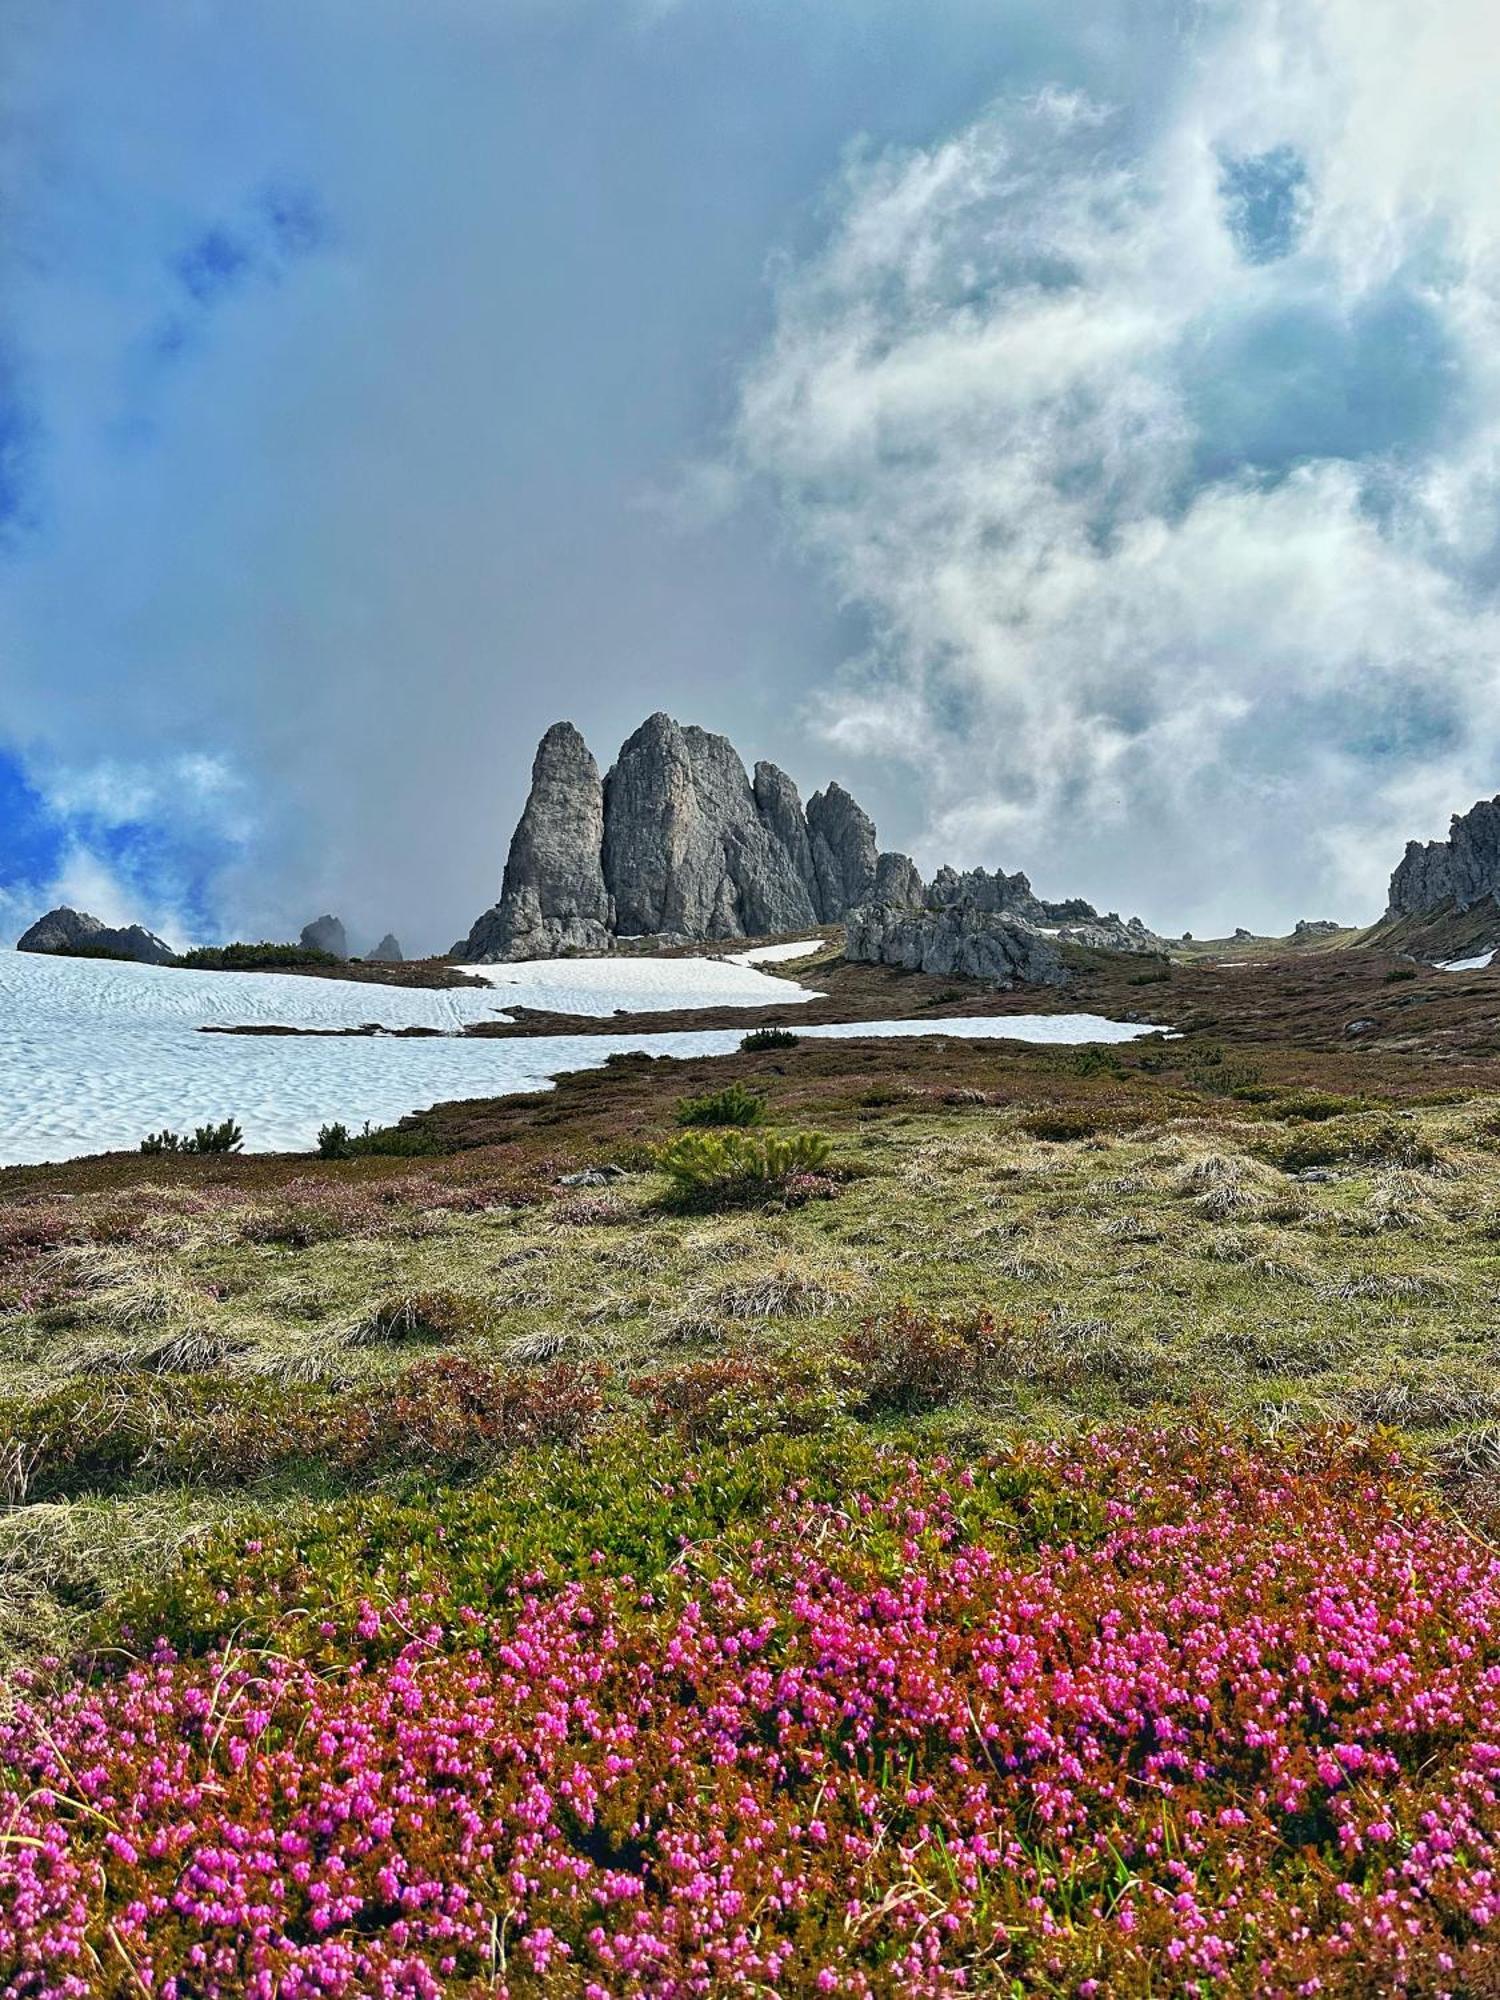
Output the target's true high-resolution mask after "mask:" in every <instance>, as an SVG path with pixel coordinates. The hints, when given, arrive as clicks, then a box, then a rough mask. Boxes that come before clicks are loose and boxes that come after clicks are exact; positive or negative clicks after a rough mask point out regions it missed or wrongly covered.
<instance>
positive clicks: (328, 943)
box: [302, 917, 349, 958]
mask: <svg viewBox="0 0 1500 2000" xmlns="http://www.w3.org/2000/svg"><path fill="white" fill-rule="evenodd" d="M302 942H303V944H304V945H305V946H306V948H307V949H308V950H309V951H326V952H328V953H330V954H331V955H332V956H333V957H334V958H347V957H348V956H349V940H348V938H346V937H345V935H344V926H343V925H342V924H341V923H340V922H339V920H338V918H337V917H314V918H313V920H312V922H311V923H310V924H304V925H303V926H302Z"/></svg>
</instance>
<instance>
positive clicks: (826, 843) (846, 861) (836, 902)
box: [807, 785, 879, 924]
mask: <svg viewBox="0 0 1500 2000" xmlns="http://www.w3.org/2000/svg"><path fill="white" fill-rule="evenodd" d="M807 837H808V842H809V845H810V847H811V849H812V867H813V882H814V884H815V892H816V896H817V903H818V915H819V917H820V918H821V920H822V921H823V922H824V923H825V924H830V923H836V922H837V920H838V919H839V918H840V917H841V916H842V915H843V914H844V912H845V911H846V910H852V909H854V908H856V907H857V906H858V905H859V904H861V903H868V902H869V901H870V900H871V898H872V897H873V896H874V894H875V870H876V867H877V866H878V862H879V856H878V851H877V849H876V845H875V822H874V821H873V820H872V819H871V818H870V815H869V814H868V813H867V812H865V811H863V810H862V809H861V807H860V806H858V805H857V804H856V803H855V801H854V800H853V799H852V798H851V797H850V796H849V794H848V793H847V792H846V791H845V790H844V788H843V786H842V785H830V786H829V787H828V789H827V790H826V791H823V792H814V793H813V795H812V797H811V798H810V799H809V800H808V802H807Z"/></svg>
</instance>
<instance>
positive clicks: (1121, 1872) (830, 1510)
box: [0, 1429, 1500, 2000]
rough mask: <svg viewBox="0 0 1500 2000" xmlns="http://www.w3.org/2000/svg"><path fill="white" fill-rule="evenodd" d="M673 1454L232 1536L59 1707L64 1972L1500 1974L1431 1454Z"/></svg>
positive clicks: (63, 1978)
mask: <svg viewBox="0 0 1500 2000" xmlns="http://www.w3.org/2000/svg"><path fill="white" fill-rule="evenodd" d="M641 1446H642V1438H641V1436H640V1435H639V1434H635V1435H631V1434H628V1433H627V1434H622V1436H621V1438H620V1439H619V1441H618V1444H617V1446H616V1447H615V1448H613V1449H611V1450H610V1451H609V1452H607V1453H606V1452H603V1451H600V1452H595V1453H585V1454H583V1455H582V1457H581V1459H580V1460H579V1461H578V1462H569V1461H568V1460H567V1459H566V1458H560V1459H554V1460H551V1461H541V1460H537V1461H532V1460H527V1461H525V1462H524V1463H523V1464H522V1465H521V1466H518V1467H517V1468H516V1475H515V1477H513V1478H505V1477H502V1478H500V1479H498V1480H496V1481H495V1482H492V1483H486V1485H485V1486H484V1487H483V1489H481V1490H476V1491H471V1492H469V1493H465V1494H453V1493H451V1492H450V1493H446V1494H445V1493H443V1492H442V1491H441V1489H437V1488H433V1487H422V1488H415V1489H413V1491H412V1492H411V1493H410V1494H409V1495H408V1496H407V1497H406V1499H405V1500H403V1501H400V1502H396V1501H393V1500H390V1499H388V1498H385V1497H380V1496H376V1497H374V1498H373V1499H371V1500H369V1501H366V1500H365V1499H364V1497H363V1496H361V1499H360V1501H358V1502H351V1503H346V1504H344V1505H343V1506H341V1507H337V1508H331V1509H330V1508H324V1509H318V1510H314V1511H313V1512H312V1513H311V1514H310V1515H309V1516H307V1517H305V1518H303V1519H302V1520H300V1521H298V1522H296V1523H293V1524H286V1523H281V1524H278V1523H277V1522H276V1521H274V1520H267V1521H265V1522H264V1523H261V1524H258V1525H257V1526H256V1528H255V1529H254V1530H253V1531H252V1532H249V1533H247V1532H246V1531H245V1529H244V1528H241V1529H239V1530H238V1531H237V1532H236V1533H234V1534H232V1535H230V1534H224V1535H220V1536H218V1537H216V1538H214V1539H213V1541H212V1542H211V1544H210V1545H209V1546H208V1547H206V1548H199V1549H195V1550H192V1551H190V1552H189V1553H188V1555H187V1557H186V1559H185V1561H184V1563H183V1564H182V1566H181V1568H180V1569H179V1571H178V1572H177V1573H176V1575H175V1576H174V1578H173V1579H172V1582H171V1584H170V1587H169V1588H168V1589H166V1590H163V1591H159V1592H158V1593H157V1594H156V1597H155V1601H154V1603H148V1604H145V1605H144V1606H141V1605H134V1606H132V1607H131V1608H132V1609H133V1610H141V1611H142V1612H143V1614H144V1612H146V1611H149V1612H152V1613H154V1614H155V1615H153V1616H152V1617H150V1618H147V1617H146V1616H144V1615H142V1617H141V1618H140V1619H139V1621H138V1626H139V1631H140V1633H141V1639H142V1642H143V1643H144V1644H145V1645H147V1646H149V1645H150V1644H151V1642H152V1640H153V1639H154V1638H155V1637H156V1636H157V1634H158V1633H160V1635H161V1636H162V1637H163V1638H165V1639H168V1640H169V1641H170V1647H171V1650H169V1649H166V1648H163V1649H161V1650H159V1651H158V1652H157V1653H156V1654H155V1656H154V1657H152V1658H150V1659H149V1660H145V1661H141V1662H139V1663H135V1664H132V1663H129V1662H126V1663H124V1664H123V1665H122V1666H120V1667H114V1666H110V1665H105V1666H102V1667H101V1669H100V1671H99V1672H98V1673H97V1674H96V1676H95V1677H94V1678H93V1679H88V1678H85V1677H82V1676H79V1677H75V1678H68V1677H63V1678H62V1679H61V1680H60V1682H58V1683H56V1684H53V1685H49V1686H48V1687H46V1688H45V1689H43V1690H36V1689H33V1688H30V1687H28V1686H25V1685H23V1686H22V1687H21V1688H20V1689H19V1690H18V1699H17V1700H16V1702H15V1703H14V1705H12V1706H10V1707H8V1708H7V1711H6V1713H5V1715H4V1717H3V1720H0V1824H3V1825H4V1827H5V1829H6V1840H5V1842H4V1843H3V1845H0V1962H5V1961H7V1960H8V1961H9V1962H10V1963H11V1964H12V1965H13V1966H22V1967H24V1968H25V1974H24V1976H26V1977H27V1979H28V1982H29V1983H28V1985H27V1986H26V1987H25V1988H24V1989H22V1990H26V1991H35V1992H37V1993H39V1994H40V1993H63V1992H77V1993H80V1994H82V1993H87V1992H93V1991H98V1992H100V1993H103V1992H105V1991H108V1992H111V1993H113V1992H116V1991H118V1992H120V1993H122V1994H123V1993H125V1992H127V1991H129V1992H137V1991H138V1990H144V1985H143V1982H142V1981H141V1980H140V1979H139V1978H136V1979H133V1980H132V1979H127V1978H125V1977H123V1976H121V1975H120V1974H119V1973H118V1972H117V1971H116V1969H115V1966H116V1961H118V1962H119V1963H120V1964H121V1965H123V1966H124V1967H125V1968H126V1969H127V1970H130V1971H134V1970H135V1969H136V1968H143V1969H145V1970H148V1971H149V1974H150V1987H151V1990H152V1991H163V1992H168V1991H170V1992H176V1993H182V1994H186V1993H189V1992H191V1993H192V1994H194V1995H195V1996H198V2000H231V1996H239V1995H242V1994H247V1993H255V1994H260V1993H267V1994H270V1993H273V1992H290V1991H294V1990H295V1991H313V1990H317V1991H322V1992H325V1993H328V1994H334V1993H338V1992H342V1993H344V1994H346V1995H352V1994H356V1993H368V1992H380V1991H390V1992H398V1991H399V1992H408V1993H412V1994H426V1995H436V1994H439V1993H443V1992H449V1991H451V1992H453V1993H455V1994H458V1993H465V1994H467V1993H471V1992H472V1993H474V1994H478V1993H480V1992H490V1991H495V1992H500V1991H506V1992H511V1993H514V1994H516V1995H520V1994H523V1993H524V1994H531V1993H546V1992H556V1993H559V1994H579V1995H581V1994H584V1993H585V1992H587V1991H588V1990H589V1988H590V1987H592V1988H593V1990H594V1991H595V1992H601V1993H621V1994H624V1993H643V1994H644V1993H657V1994H665V1993H668V1992H672V1993H678V1992H681V1993H688V1992H693V1993H710V1992H719V1991H729V1990H735V1991H739V1990H743V1991H747V1992H748V1991H760V1992H774V1993H788V1994H791V1993H796V1994H802V1993H807V1994H818V1993H828V1994H832V1995H835V1996H840V1995H842V1996H849V1997H850V2000H852V1996H857V1995H866V1996H868V1995H873V1994H897V1993H899V1994H902V1995H911V1996H913V2000H919V1996H927V2000H934V1996H938V1995H948V1994H952V1993H955V1992H959V1991H965V1992H967V1991H971V1990H974V1991H978V1990H986V1991H987V1990H990V1989H991V1988H994V1989H995V1990H1000V1989H1001V1988H1003V1990H1005V1991H1006V1992H1015V1993H1017V1994H1019V1993H1022V1992H1025V1993H1038V1994H1040V1993H1043V1992H1046V1993H1056V1994H1063V1993H1067V1994H1075V1995H1083V1996H1085V2000H1102V1996H1104V1995H1115V1994H1118V1995H1122V1996H1124V1995H1139V1994H1146V1993H1148V1992H1150V1993H1156V1992H1161V1993H1166V1992H1168V1991H1171V1992H1174V1993H1176V1992H1182V1993H1184V1994H1185V1993H1189V1992H1196V1993H1205V1994H1206V1993H1208V1992H1210V1991H1213V1992H1220V1991H1222V1992H1224V1993H1226V1994H1228V1993H1243V1994H1249V1993H1257V1994H1259V1993H1265V1994H1292V1993H1312V1992H1319V1993H1325V1994H1337V1995H1343V1996H1346V2000H1352V1996H1354V1995H1357V1994H1369V1993H1408V1994H1418V1993H1421V1994H1431V1995H1438V1994H1443V1993H1447V1994H1460V1993H1462V1994H1472V1995H1476V1996H1477V1995H1480V1994H1487V1993H1494V1992H1495V1991H1497V1990H1500V1942H1497V1939H1496V1936H1495V1926H1494V1922H1493V1915H1494V1894H1495V1890H1494V1883H1495V1871H1496V1865H1497V1861H1500V1805H1497V1797H1496V1785H1495V1767H1496V1754H1497V1753H1496V1750H1495V1747H1494V1746H1495V1743H1496V1740H1497V1735H1500V1558H1497V1557H1496V1555H1495V1554H1494V1552H1493V1551H1491V1550H1490V1549H1488V1548H1486V1547H1485V1546H1483V1545H1482V1544H1480V1543H1477V1542H1476V1541H1475V1540H1474V1539H1473V1538H1472V1537H1471V1536H1470V1535H1469V1534H1467V1533H1466V1532H1465V1531H1464V1529H1463V1527H1462V1525H1461V1524H1460V1523H1459V1522H1457V1521H1454V1520H1452V1519H1450V1518H1448V1517H1447V1516H1446V1515H1445V1514H1444V1513H1443V1511H1442V1510H1441V1508H1440V1507H1438V1506H1437V1505H1435V1504H1433V1503H1432V1502H1431V1501H1428V1500H1426V1499H1424V1498H1423V1497H1422V1495H1421V1494H1420V1493H1419V1492H1418V1491H1417V1489H1416V1486H1415V1483H1414V1481H1413V1480H1412V1478H1411V1476H1410V1475H1409V1474H1408V1473H1407V1472H1406V1470H1405V1469H1404V1468H1403V1467H1402V1466H1401V1465H1400V1464H1399V1463H1398V1462H1397V1461H1396V1460H1395V1459H1394V1458H1393V1456H1392V1454H1391V1453H1390V1452H1389V1451H1388V1450H1385V1449H1382V1448H1381V1447H1379V1446H1378V1445H1360V1444H1358V1443H1354V1442H1351V1441H1349V1440H1348V1439H1347V1438H1346V1437H1342V1436H1340V1435H1339V1434H1338V1433H1330V1434H1324V1435H1320V1436H1318V1437H1315V1438H1312V1439H1305V1440H1303V1439H1295V1440H1289V1441H1285V1442H1282V1443H1279V1444H1278V1443H1275V1442H1267V1441H1265V1440H1260V1439H1257V1440H1251V1441H1245V1440H1240V1439H1237V1438H1235V1437H1233V1436H1232V1435H1230V1434H1228V1433H1225V1432H1222V1431H1214V1430H1208V1431H1192V1430H1187V1431H1183V1432H1179V1433H1177V1434H1175V1435H1168V1434H1164V1433H1161V1432H1154V1431H1149V1430H1143V1429H1134V1430H1129V1431H1124V1432H1116V1433H1110V1434H1105V1435H1099V1436H1094V1437H1076V1438H1071V1439H1068V1440H1065V1441H1062V1442H1059V1443H1057V1444H1054V1445H1050V1446H1039V1445H1035V1444H1032V1445H1022V1446H1019V1447H1017V1448H1015V1449H1014V1450H1011V1451H1008V1452H1005V1453H1000V1454H997V1455H995V1456H992V1457H987V1458H978V1459H976V1460H975V1461H974V1462H972V1463H970V1464H966V1465H965V1466H963V1467H962V1469H955V1468H953V1467H952V1466H949V1465H945V1464H941V1463H939V1464H936V1465H928V1464H924V1463H923V1462H922V1461H921V1460H920V1459H918V1458H914V1457H913V1456H912V1455H910V1454H909V1453H907V1452H904V1451H903V1452H892V1453H886V1454H881V1453H878V1452H872V1451H870V1450H869V1449H867V1448H863V1447H861V1446H859V1445H857V1444H855V1443H852V1442H850V1441H848V1440H846V1439H845V1438H843V1437H842V1436H841V1435H840V1434H838V1433H837V1432H835V1433H833V1434H830V1435H827V1436H823V1435H820V1436H817V1437H813V1438H809V1439H805V1440H795V1439H784V1438H777V1439H774V1440H766V1441H764V1442H757V1443H755V1444H753V1445H751V1446H748V1447H739V1446H731V1447H728V1448H722V1449H721V1448H718V1447H715V1446H713V1445H705V1446H703V1447H701V1448H699V1449H693V1448H690V1447H686V1446H683V1445H678V1444H674V1443H673V1442H672V1441H671V1440H670V1439H667V1440H664V1441H663V1444H662V1447H661V1450H660V1452H659V1453H657V1454H653V1458H654V1462H653V1464H652V1465H651V1467H650V1469H649V1471H646V1470H643V1468H642V1465H641V1463H640V1460H641V1457H642V1451H641ZM523 1475H524V1476H523ZM231 1640H233V1641H234V1643H233V1644H232V1645H231V1644H230V1643H229V1642H230V1641H231ZM210 1647H212V1648H213V1649H214V1650H213V1651H211V1652H209V1651H208V1649H209V1648H210ZM205 1655H206V1656H205ZM351 1668H352V1669H353V1670H351ZM329 1669H335V1671H329ZM747 1912H753V1913H754V1921H753V1923H752V1922H748V1921H747ZM502 1951H503V1953H504V1956H503V1957H502V1955H501V1954H502ZM32 1975H34V1976H32Z"/></svg>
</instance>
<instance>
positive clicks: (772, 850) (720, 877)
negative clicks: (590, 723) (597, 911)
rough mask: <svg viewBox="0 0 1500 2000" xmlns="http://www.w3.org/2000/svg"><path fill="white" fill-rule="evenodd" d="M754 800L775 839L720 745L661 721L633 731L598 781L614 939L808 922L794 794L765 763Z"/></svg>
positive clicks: (750, 932)
mask: <svg viewBox="0 0 1500 2000" xmlns="http://www.w3.org/2000/svg"><path fill="white" fill-rule="evenodd" d="M762 791H763V793H765V795H766V796H767V797H768V798H769V799H770V800H771V802H772V810H773V816H774V819H775V820H776V821H779V822H780V823H781V830H780V831H775V830H773V826H771V825H768V824H767V822H766V821H765V820H764V819H762V817H761V814H760V810H759V807H758V805H757V802H756V796H755V792H754V789H753V788H752V786H751V783H750V780H749V778H748V777H747V776H746V775H745V767H744V765H743V764H742V763H741V762H740V760H739V757H738V756H737V755H736V753H735V749H734V746H733V744H731V743H730V742H729V741H728V740H727V738H725V737H723V736H711V735H710V734H709V733H708V732H707V731H706V730H703V729H696V728H687V729H683V728H680V727H679V726H678V724H677V723H675V722H673V721H672V720H671V718H670V717H669V716H666V715H653V716H652V717H651V718H650V719H649V721H646V722H643V723H642V724H641V727H640V728H639V729H638V730H637V731H636V732H635V734H634V735H633V736H632V737H631V738H630V739H629V741H628V742H627V743H626V744H625V745H624V747H623V748H622V749H621V751H620V755H619V758H618V760H617V761H616V763H615V766H614V769H613V770H612V771H611V772H610V774H609V776H608V777H607V778H606V779H605V781H604V851H603V864H604V877H605V880H606V882H607V883H608V886H609V890H610V893H611V894H612V895H613V897H614V901H615V929H616V931H617V932H618V934H619V935H620V936H622V937H629V936H632V935H642V936H649V935H656V934H660V933H665V934H667V935H671V936H678V937H687V938H726V937H757V936H761V935H764V934H765V933H766V932H768V931H783V930H795V929H797V928H798V927H799V926H804V925H807V924H811V923H813V922H815V921H816V918H815V913H814V909H813V905H812V902H811V900H810V898H809V895H808V885H807V883H806V881H805V879H804V878H803V877H802V875H801V874H800V873H799V872H798V866H797V860H796V846H797V844H798V843H797V826H796V815H795V812H794V811H793V808H794V807H795V803H796V797H797V795H796V789H795V787H794V786H793V785H792V783H791V780H790V779H788V778H787V777H786V776H785V775H784V773H782V772H781V771H778V770H777V769H776V768H775V767H774V765H767V766H765V767H763V777H762ZM788 837H789V838H788ZM789 839H790V844H789Z"/></svg>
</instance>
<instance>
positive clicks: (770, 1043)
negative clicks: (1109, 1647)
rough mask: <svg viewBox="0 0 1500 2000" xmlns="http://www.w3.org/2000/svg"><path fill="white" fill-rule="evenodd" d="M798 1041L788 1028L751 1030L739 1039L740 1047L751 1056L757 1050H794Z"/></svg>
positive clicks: (798, 1038)
mask: <svg viewBox="0 0 1500 2000" xmlns="http://www.w3.org/2000/svg"><path fill="white" fill-rule="evenodd" d="M800 1039H801V1038H800V1036H797V1035H794V1034H793V1033H792V1031H791V1029H790V1028H752V1029H751V1030H750V1032H749V1034H748V1035H744V1036H742V1037H741V1038H740V1047H741V1048H742V1049H743V1050H744V1051H745V1053H746V1054H747V1055H753V1054H754V1053H755V1051H756V1050H757V1049H794V1048H796V1046H797V1044H798V1042H799V1040H800Z"/></svg>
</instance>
